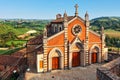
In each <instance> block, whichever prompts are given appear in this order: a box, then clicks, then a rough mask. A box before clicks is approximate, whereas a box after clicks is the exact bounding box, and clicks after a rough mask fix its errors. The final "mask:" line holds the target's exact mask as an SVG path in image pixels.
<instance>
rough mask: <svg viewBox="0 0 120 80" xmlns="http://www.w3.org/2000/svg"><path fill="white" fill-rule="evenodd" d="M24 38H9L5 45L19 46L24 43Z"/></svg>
mask: <svg viewBox="0 0 120 80" xmlns="http://www.w3.org/2000/svg"><path fill="white" fill-rule="evenodd" d="M26 42H27V41H26V40H11V41H8V42H6V45H8V46H11V45H13V46H15V47H20V46H23V45H24V44H26Z"/></svg>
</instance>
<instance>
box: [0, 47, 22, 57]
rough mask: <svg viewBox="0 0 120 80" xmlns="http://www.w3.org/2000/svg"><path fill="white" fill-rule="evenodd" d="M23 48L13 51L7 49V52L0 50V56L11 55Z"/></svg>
mask: <svg viewBox="0 0 120 80" xmlns="http://www.w3.org/2000/svg"><path fill="white" fill-rule="evenodd" d="M22 48H23V47H18V48H15V49H9V50H0V55H11V54H12V53H14V52H16V51H18V50H20V49H22Z"/></svg>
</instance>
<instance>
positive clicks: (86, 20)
mask: <svg viewBox="0 0 120 80" xmlns="http://www.w3.org/2000/svg"><path fill="white" fill-rule="evenodd" d="M85 25H86V35H85V55H86V57H85V63H86V65H88V64H89V51H88V48H89V26H90V22H89V15H88V13H87V12H86V14H85Z"/></svg>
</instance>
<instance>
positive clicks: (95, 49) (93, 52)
mask: <svg viewBox="0 0 120 80" xmlns="http://www.w3.org/2000/svg"><path fill="white" fill-rule="evenodd" d="M90 54H91V63H97V62H98V60H99V56H100V53H99V48H98V47H97V46H94V47H93V48H92V49H91V53H90Z"/></svg>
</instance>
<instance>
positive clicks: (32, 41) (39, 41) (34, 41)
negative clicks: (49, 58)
mask: <svg viewBox="0 0 120 80" xmlns="http://www.w3.org/2000/svg"><path fill="white" fill-rule="evenodd" d="M42 42H43V35H42V34H41V35H38V36H36V37H35V38H32V39H30V40H29V41H28V42H27V45H38V44H42Z"/></svg>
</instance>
